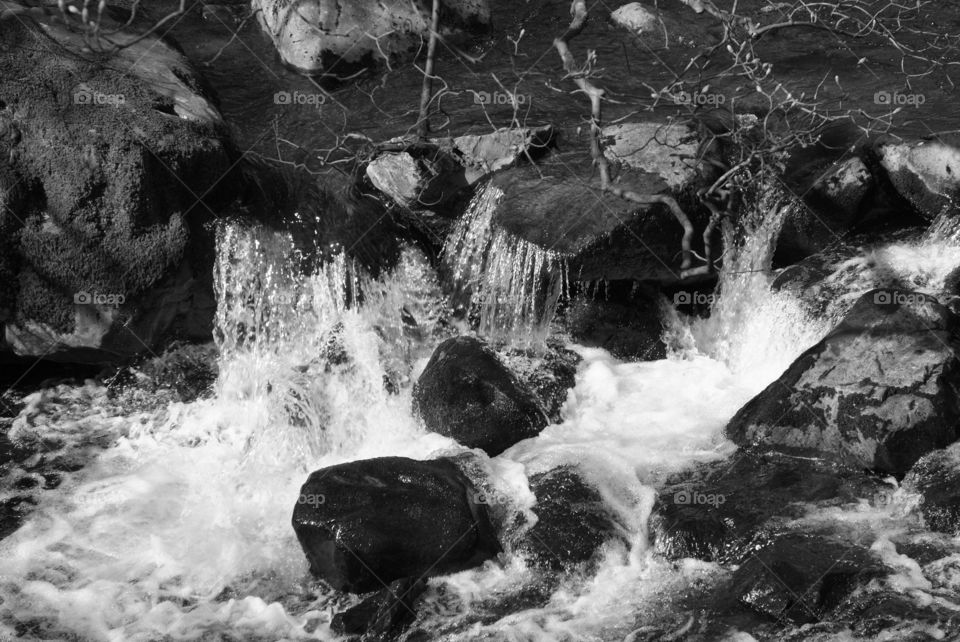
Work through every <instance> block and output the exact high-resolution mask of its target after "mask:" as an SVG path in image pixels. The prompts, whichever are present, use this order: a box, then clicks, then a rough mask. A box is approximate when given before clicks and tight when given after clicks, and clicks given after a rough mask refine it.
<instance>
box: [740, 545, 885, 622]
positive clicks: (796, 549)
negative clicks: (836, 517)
mask: <svg viewBox="0 0 960 642" xmlns="http://www.w3.org/2000/svg"><path fill="white" fill-rule="evenodd" d="M885 574H886V570H885V568H884V566H883V565H882V564H881V563H880V561H879V560H878V559H877V558H876V557H875V556H873V555H872V554H871V553H870V551H869V550H867V549H865V548H862V547H859V546H856V545H853V544H847V543H841V542H837V541H834V540H830V539H827V538H824V537H820V536H814V535H803V534H790V535H784V536H782V537H779V538H778V539H776V540H775V541H774V542H772V543H770V544H768V545H766V546H764V547H763V548H762V549H760V550H759V551H758V552H757V553H756V554H755V555H753V556H752V557H750V558H749V559H748V560H747V561H745V562H744V563H743V564H742V565H741V566H740V567H739V568H738V569H737V571H736V572H735V573H734V574H733V578H732V579H731V581H730V584H729V585H728V586H724V587H723V589H722V592H723V593H724V594H725V595H727V596H729V598H731V599H736V600H737V601H739V602H740V603H741V604H743V605H745V606H747V607H749V608H751V609H753V610H754V611H757V612H758V613H761V614H763V615H765V616H767V617H770V618H772V619H775V620H778V621H780V622H791V623H794V624H806V623H812V622H819V621H820V620H822V619H824V618H827V617H829V616H830V615H831V614H832V613H834V612H836V610H837V609H838V608H839V607H840V606H841V605H842V604H843V601H844V600H845V599H846V598H847V597H848V596H849V595H850V594H851V593H853V592H854V591H855V590H856V589H858V588H860V587H862V586H864V585H866V584H867V583H868V582H870V581H871V580H873V579H876V578H879V577H883V576H884V575H885Z"/></svg>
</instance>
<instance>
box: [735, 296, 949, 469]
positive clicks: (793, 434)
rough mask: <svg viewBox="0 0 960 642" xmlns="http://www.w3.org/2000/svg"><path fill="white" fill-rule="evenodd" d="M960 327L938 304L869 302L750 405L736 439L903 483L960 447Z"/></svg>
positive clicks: (900, 299) (902, 299)
mask: <svg viewBox="0 0 960 642" xmlns="http://www.w3.org/2000/svg"><path fill="white" fill-rule="evenodd" d="M958 332H960V323H958V319H957V317H956V316H955V315H954V314H953V313H951V312H950V311H949V310H947V309H946V308H944V307H943V306H942V305H940V304H939V303H937V302H936V301H935V300H934V299H932V298H931V297H928V296H926V295H922V294H917V293H914V292H909V291H903V290H874V291H872V292H868V293H867V294H865V295H863V296H862V297H861V298H860V299H859V300H858V301H857V303H856V304H855V305H854V306H853V308H852V309H851V310H850V312H849V313H848V314H847V315H846V316H845V317H844V319H843V321H841V323H840V324H839V325H837V327H835V328H834V329H833V330H832V331H831V332H830V334H828V335H827V336H826V337H825V338H824V339H823V340H822V341H820V342H819V343H818V344H817V345H815V346H813V347H812V348H810V349H809V350H807V351H806V352H804V353H803V354H802V355H800V357H798V358H797V359H796V361H794V362H793V364H791V366H790V367H789V368H788V369H787V371H786V372H785V373H784V374H783V375H782V376H781V377H780V378H779V379H778V380H777V381H775V382H773V383H772V384H770V386H768V387H767V388H766V389H765V390H764V391H763V392H761V393H760V394H759V395H757V396H756V397H754V398H753V399H752V400H751V401H750V402H749V403H747V404H746V405H745V406H744V407H743V408H741V409H740V410H739V411H738V412H737V414H736V415H735V416H734V417H733V419H731V421H730V423H729V424H728V425H727V429H726V432H727V436H729V437H730V439H732V440H733V441H734V442H736V443H737V444H739V445H741V446H743V447H746V448H753V449H757V450H759V451H766V450H774V451H780V452H785V453H790V454H798V455H805V456H816V457H824V458H827V459H834V460H837V461H844V462H847V463H848V464H850V465H854V466H862V467H865V468H869V469H874V470H877V471H880V472H884V473H889V474H893V475H896V476H897V477H903V475H904V474H905V473H906V472H907V470H909V468H910V466H912V465H913V464H914V462H916V461H917V459H919V458H920V457H921V456H923V455H924V454H925V453H927V452H930V451H931V450H933V449H936V448H943V447H944V446H947V445H949V444H950V443H952V442H954V441H956V439H957V436H958V430H957V426H958V421H960V398H958V394H960V391H958V389H957V381H958V379H957V377H958V376H960V359H958V350H960V335H958Z"/></svg>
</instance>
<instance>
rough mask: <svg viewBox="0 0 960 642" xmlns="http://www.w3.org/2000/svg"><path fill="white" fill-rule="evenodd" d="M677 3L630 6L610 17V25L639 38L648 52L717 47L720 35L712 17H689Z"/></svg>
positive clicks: (635, 3) (626, 5) (612, 13)
mask: <svg viewBox="0 0 960 642" xmlns="http://www.w3.org/2000/svg"><path fill="white" fill-rule="evenodd" d="M685 1H686V0H679V1H678V2H666V3H664V2H659V3H658V2H643V3H641V2H631V3H628V4H625V5H623V6H621V7H618V8H617V9H615V10H614V11H612V12H611V13H610V21H611V22H612V23H613V24H614V25H616V26H617V27H620V28H622V29H626V30H627V31H629V32H630V33H632V34H634V35H635V36H637V37H639V38H642V39H643V43H644V45H645V46H646V47H648V48H653V49H661V48H669V47H677V46H681V47H697V46H706V45H711V44H714V43H716V42H717V41H718V40H719V39H720V36H722V33H721V32H720V30H719V26H718V24H717V23H716V21H712V20H711V16H709V15H708V14H703V7H702V5H700V4H699V2H700V0H697V3H698V7H699V11H698V12H697V13H701V14H703V15H700V16H697V15H693V14H691V13H689V10H688V9H685V8H684V7H682V6H681V4H680V2H685Z"/></svg>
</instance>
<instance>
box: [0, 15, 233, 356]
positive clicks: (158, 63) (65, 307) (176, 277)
mask: <svg viewBox="0 0 960 642" xmlns="http://www.w3.org/2000/svg"><path fill="white" fill-rule="evenodd" d="M10 6H12V7H13V11H14V12H15V14H16V15H12V16H11V14H10V13H5V15H4V17H3V18H0V21H2V29H0V42H2V44H3V45H4V46H3V47H0V106H2V107H3V108H2V109H0V157H2V158H3V159H4V161H3V162H2V163H0V204H4V205H7V207H8V208H9V209H7V208H0V232H2V233H3V236H4V239H3V241H2V242H0V243H2V244H3V248H2V252H0V254H2V255H3V257H4V258H3V259H0V276H5V278H3V280H4V283H5V285H4V286H3V287H2V288H0V323H5V326H6V327H5V341H6V343H7V344H8V345H9V347H10V349H11V350H13V351H14V352H15V353H16V354H18V355H22V356H32V357H39V356H41V355H43V356H45V357H46V358H49V359H53V360H60V361H79V362H108V361H114V360H116V359H118V358H123V357H127V356H130V355H133V354H138V353H141V352H143V351H145V350H146V349H148V348H153V347H155V346H156V345H158V343H159V342H160V341H161V340H162V339H165V338H168V335H173V334H178V335H180V338H183V339H191V340H193V339H206V338H209V337H210V334H211V331H212V320H213V312H214V309H215V301H214V298H213V291H212V261H213V249H212V248H213V242H212V236H211V234H210V232H209V230H208V229H207V227H206V224H207V223H208V222H209V221H211V220H212V218H213V216H214V215H215V214H217V213H219V212H220V211H222V210H224V209H225V208H226V207H227V205H228V204H229V203H231V202H232V201H233V199H234V197H235V193H234V189H235V188H236V181H234V180H233V179H232V178H231V174H230V171H231V167H232V166H233V162H234V157H235V150H234V149H233V147H232V145H231V144H230V143H229V138H228V134H227V128H226V126H225V125H224V123H223V121H222V119H221V117H220V115H219V112H218V111H217V109H216V107H215V106H214V103H213V99H212V98H211V97H210V96H209V95H208V94H207V93H206V92H205V91H204V88H203V83H202V81H201V79H200V78H199V76H198V75H197V74H196V72H195V71H194V70H193V69H192V68H191V66H190V65H189V63H188V62H187V60H186V58H185V57H184V56H183V55H182V54H181V53H180V52H179V51H177V50H176V49H175V48H174V47H172V46H171V45H169V44H168V43H166V42H165V41H164V40H162V39H159V38H157V37H156V36H147V37H145V38H144V39H142V40H139V41H136V40H135V38H137V37H138V36H139V34H137V33H135V32H131V31H124V30H122V29H121V30H120V31H119V32H117V33H114V34H112V35H111V39H113V40H114V41H115V42H121V43H127V44H129V46H128V47H126V48H123V49H121V50H120V51H119V52H117V53H116V54H114V55H110V57H109V60H108V59H107V58H106V56H107V55H108V54H97V53H94V52H91V51H90V48H89V47H88V43H87V42H86V41H85V40H84V37H83V34H81V33H80V32H79V31H78V30H71V29H68V28H67V27H66V26H64V25H63V24H62V23H61V22H60V19H59V17H58V16H57V12H56V11H53V12H47V11H45V10H44V9H41V8H37V7H34V8H30V9H26V8H24V7H20V5H15V4H11V3H7V7H6V8H5V10H4V11H5V12H9V11H10ZM18 7H19V9H18ZM104 20H105V22H104V24H103V28H104V29H105V30H106V29H113V28H115V27H119V25H117V24H115V23H113V22H110V21H109V20H108V19H107V18H104ZM148 52H149V55H145V54H147V53H148ZM24 77H31V78H32V81H31V82H27V83H24V82H23V81H22V79H23V78H24ZM200 195H202V198H200ZM11 275H12V278H10V279H9V280H8V278H6V277H10V276H11ZM11 284H12V285H11Z"/></svg>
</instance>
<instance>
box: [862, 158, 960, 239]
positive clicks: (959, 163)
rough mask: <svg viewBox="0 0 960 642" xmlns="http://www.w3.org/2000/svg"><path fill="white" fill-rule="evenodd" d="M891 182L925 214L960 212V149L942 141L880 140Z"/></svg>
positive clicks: (932, 217) (884, 166)
mask: <svg viewBox="0 0 960 642" xmlns="http://www.w3.org/2000/svg"><path fill="white" fill-rule="evenodd" d="M877 154H878V156H879V157H880V165H881V166H882V167H883V169H885V170H886V173H887V176H889V178H890V182H891V183H892V184H893V186H894V188H895V189H896V190H897V192H898V193H899V194H900V195H901V196H903V198H905V199H906V200H907V201H908V202H909V203H910V204H911V205H913V207H914V208H915V209H916V210H917V211H918V212H919V213H920V214H922V215H923V216H924V217H926V218H928V219H930V220H932V219H934V218H936V217H937V216H938V215H939V214H942V213H950V214H952V215H955V214H956V213H958V212H960V149H958V148H957V147H953V146H951V145H948V144H946V143H942V142H919V143H900V144H880V145H878V148H877Z"/></svg>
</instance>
